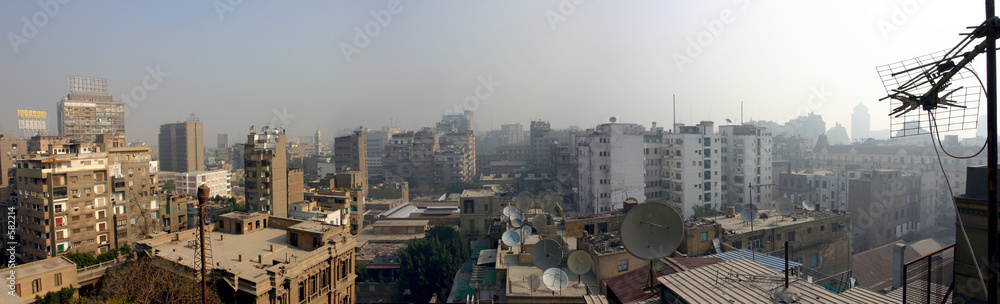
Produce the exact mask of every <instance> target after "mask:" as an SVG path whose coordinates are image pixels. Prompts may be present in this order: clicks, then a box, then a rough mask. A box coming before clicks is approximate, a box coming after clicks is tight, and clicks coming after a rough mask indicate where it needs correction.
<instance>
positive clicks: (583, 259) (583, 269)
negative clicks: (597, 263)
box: [566, 250, 594, 274]
mask: <svg viewBox="0 0 1000 304" xmlns="http://www.w3.org/2000/svg"><path fill="white" fill-rule="evenodd" d="M566 265H567V266H569V271H571V272H573V273H575V274H584V273H587V272H589V271H590V267H591V266H594V260H592V259H590V255H589V254H587V252H586V251H583V250H577V251H573V253H570V254H569V258H567V259H566Z"/></svg>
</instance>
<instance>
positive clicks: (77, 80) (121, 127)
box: [57, 76, 125, 147]
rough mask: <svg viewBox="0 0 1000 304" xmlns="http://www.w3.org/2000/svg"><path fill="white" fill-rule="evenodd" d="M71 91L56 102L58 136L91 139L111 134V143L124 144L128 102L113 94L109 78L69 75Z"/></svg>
mask: <svg viewBox="0 0 1000 304" xmlns="http://www.w3.org/2000/svg"><path fill="white" fill-rule="evenodd" d="M69 92H70V93H69V94H68V95H66V96H65V97H63V99H62V100H61V101H59V103H58V105H57V110H58V111H57V112H58V113H57V114H58V121H57V123H58V129H59V136H62V137H65V138H67V139H72V140H77V141H80V142H92V140H93V139H94V135H98V134H110V135H111V137H112V139H113V141H112V145H111V146H112V147H124V146H125V104H124V103H122V102H120V101H117V100H114V98H112V97H111V93H110V91H109V90H108V80H107V79H100V78H89V77H79V76H69Z"/></svg>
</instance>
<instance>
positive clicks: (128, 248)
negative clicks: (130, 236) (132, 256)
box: [121, 244, 132, 254]
mask: <svg viewBox="0 0 1000 304" xmlns="http://www.w3.org/2000/svg"><path fill="white" fill-rule="evenodd" d="M121 252H122V254H129V253H130V252H132V246H129V245H128V244H125V245H122V248H121Z"/></svg>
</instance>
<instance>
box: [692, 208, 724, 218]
mask: <svg viewBox="0 0 1000 304" xmlns="http://www.w3.org/2000/svg"><path fill="white" fill-rule="evenodd" d="M691 209H694V217H696V218H699V217H713V216H719V215H722V212H721V211H719V210H715V209H712V207H711V206H710V205H694V206H691Z"/></svg>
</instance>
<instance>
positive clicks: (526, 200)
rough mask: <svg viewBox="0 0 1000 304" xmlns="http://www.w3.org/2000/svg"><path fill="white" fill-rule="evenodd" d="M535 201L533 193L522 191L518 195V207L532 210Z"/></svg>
mask: <svg viewBox="0 0 1000 304" xmlns="http://www.w3.org/2000/svg"><path fill="white" fill-rule="evenodd" d="M534 203H535V200H534V199H533V198H532V197H531V194H528V193H526V192H521V193H520V194H518V195H517V209H518V210H524V211H528V210H531V207H532V206H531V205H533V204H534Z"/></svg>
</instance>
